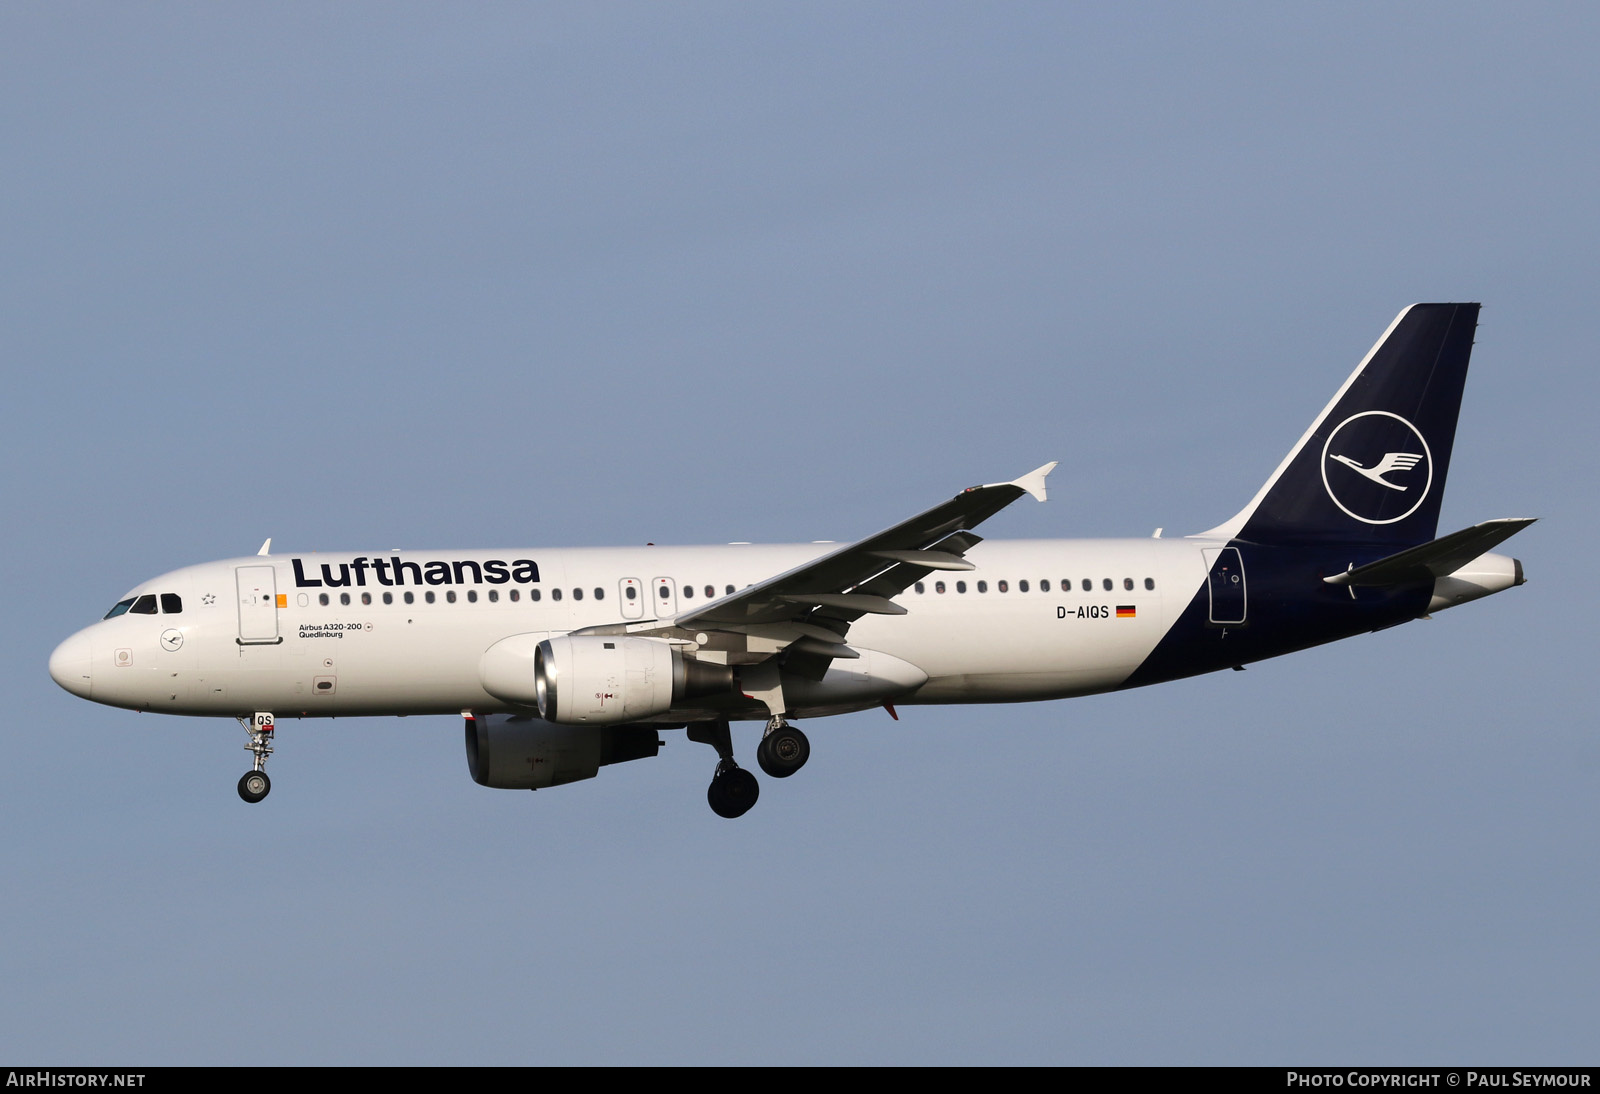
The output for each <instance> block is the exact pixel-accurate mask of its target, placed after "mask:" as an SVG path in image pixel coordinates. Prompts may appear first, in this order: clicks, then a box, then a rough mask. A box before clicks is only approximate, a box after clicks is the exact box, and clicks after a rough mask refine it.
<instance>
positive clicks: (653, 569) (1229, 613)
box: [50, 304, 1533, 817]
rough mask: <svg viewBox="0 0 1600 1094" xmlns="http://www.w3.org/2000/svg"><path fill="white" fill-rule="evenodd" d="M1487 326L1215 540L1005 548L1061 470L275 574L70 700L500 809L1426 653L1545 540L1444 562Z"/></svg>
mask: <svg viewBox="0 0 1600 1094" xmlns="http://www.w3.org/2000/svg"><path fill="white" fill-rule="evenodd" d="M1478 311H1479V305H1477V304H1415V305H1412V306H1411V307H1408V308H1406V309H1405V310H1404V311H1402V312H1401V313H1400V314H1399V315H1398V316H1397V317H1396V318H1395V320H1394V322H1393V323H1391V324H1390V326H1389V328H1388V330H1386V331H1385V332H1384V334H1383V336H1382V337H1381V338H1379V339H1378V341H1377V343H1376V344H1375V345H1374V346H1373V348H1372V350H1371V351H1370V352H1369V353H1368V354H1367V356H1366V357H1365V358H1364V359H1363V360H1362V361H1361V363H1360V365H1359V366H1357V368H1356V370H1355V372H1354V373H1352V374H1351V376H1350V377H1349V379H1348V380H1346V381H1345V383H1344V385H1343V386H1342V387H1340V388H1339V389H1338V391H1337V393H1335V395H1334V396H1333V399H1332V400H1331V401H1330V402H1329V403H1328V404H1327V406H1326V407H1324V409H1323V411H1322V413H1321V414H1319V415H1318V416H1317V418H1316V419H1315V421H1314V422H1313V423H1312V425H1311V427H1310V428H1309V429H1307V430H1306V432H1305V434H1304V435H1303V436H1302V437H1301V438H1300V440H1299V442H1298V443H1296V444H1295V446H1294V447H1293V448H1292V449H1291V450H1290V452H1289V454H1288V455H1287V456H1286V457H1284V459H1283V461H1282V462H1281V463H1280V464H1279V465H1278V467H1277V469H1276V470H1275V471H1274V472H1273V473H1272V475H1271V477H1269V478H1268V479H1267V481H1266V483H1265V484H1264V485H1263V486H1262V487H1261V488H1260V489H1259V490H1258V491H1257V492H1256V494H1255V496H1254V497H1253V498H1252V499H1251V500H1250V501H1249V503H1248V504H1247V505H1245V507H1244V508H1243V509H1241V510H1240V511H1239V512H1238V513H1237V514H1236V515H1235V516H1233V517H1232V518H1231V519H1229V520H1227V521H1225V522H1224V523H1222V524H1219V525H1217V526H1216V527H1215V528H1212V529H1210V530H1208V531H1205V532H1200V533H1197V534H1194V535H1189V536H1182V537H1177V538H1172V537H1168V538H1162V536H1161V532H1160V530H1157V532H1156V535H1155V536H1153V537H1150V538H1139V539H1102V540H1070V539H1067V540H1020V541H1010V542H1006V541H995V540H984V539H983V538H982V537H980V536H978V535H977V534H975V532H974V531H973V529H974V528H976V527H977V526H978V525H980V524H982V523H983V522H984V521H986V520H988V519H989V518H990V517H993V516H995V515H996V514H997V513H999V512H1000V511H1001V510H1002V509H1004V508H1006V507H1007V506H1008V505H1010V504H1011V503H1012V502H1013V501H1016V500H1018V499H1019V498H1021V497H1023V496H1024V495H1031V496H1033V497H1034V498H1036V499H1038V500H1039V501H1044V500H1045V497H1046V488H1045V481H1046V477H1047V476H1048V475H1049V473H1050V471H1051V470H1052V469H1053V468H1054V467H1055V464H1054V463H1047V464H1045V465H1044V466H1042V467H1039V468H1037V469H1036V470H1034V471H1031V472H1029V473H1028V474H1026V475H1023V476H1022V477H1021V478H1018V479H1015V480H1013V481H1010V482H1004V483H994V484H990V485H986V486H975V487H972V488H970V489H967V490H964V491H962V492H961V493H959V494H957V495H956V496H955V497H953V498H951V499H949V500H947V501H944V502H941V503H940V504H938V505H935V506H933V507H932V508H931V509H928V510H926V511H925V512H922V513H919V514H917V515H916V516H913V517H911V518H909V519H907V520H903V521H901V522H900V523H898V524H895V525H893V526H891V527H889V528H887V529H885V530H884V531H881V532H878V533H876V534H875V535H870V536H868V537H866V538H865V539H861V540H858V541H856V542H854V543H851V544H848V545H846V546H837V545H832V544H825V543H816V544H789V545H771V546H757V545H753V544H728V545H720V546H700V547H668V546H655V545H650V546H646V547H642V548H598V549H549V550H546V549H537V550H535V549H522V548H518V549H513V550H488V551H483V550H438V551H411V550H395V551H378V552H370V553H367V554H345V553H337V554H293V553H291V554H288V555H284V554H272V553H270V548H271V543H272V541H271V540H270V539H268V540H267V542H266V543H264V544H263V545H262V547H261V550H260V552H259V553H258V554H257V555H255V556H247V557H243V558H232V559H227V560H224V561H221V562H211V563H206V564H203V565H197V566H189V567H185V568H183V569H179V570H175V571H173V572H171V573H168V574H164V575H162V576H160V577H157V578H154V579H153V580H150V581H146V582H142V583H141V584H139V585H138V586H136V587H135V588H133V589H131V590H129V592H128V593H126V594H125V595H124V596H122V597H120V598H119V599H118V600H117V602H116V604H115V605H114V606H113V607H112V608H111V610H110V611H109V612H108V613H106V616H105V618H103V619H102V620H100V621H99V622H97V623H94V624H92V625H90V626H88V627H86V628H84V629H82V630H80V631H78V632H77V633H76V634H74V635H72V636H71V637H70V638H68V639H66V641H64V642H62V643H61V644H60V645H59V646H58V647H57V648H56V649H55V651H54V652H53V653H52V654H51V657H50V675H51V676H52V677H53V678H54V679H55V681H56V682H57V683H58V684H60V685H61V687H63V688H65V689H66V690H67V691H69V692H71V693H73V694H74V695H78V696H81V697H83V698H85V699H90V700H93V701H94V702H97V703H104V704H106V705H109V706H115V707H123V708H126V709H130V710H136V711H156V712H163V713H168V714H182V715H193V716H225V717H232V718H236V719H237V720H238V721H239V723H240V725H241V726H242V727H243V728H244V730H245V732H246V733H247V734H248V743H247V744H246V745H245V748H246V749H248V750H249V751H250V752H251V753H252V754H253V757H254V761H253V765H252V767H251V769H250V770H249V771H247V772H246V773H245V774H244V775H243V776H242V777H241V778H240V780H239V786H238V791H239V796H240V797H241V798H242V799H244V800H245V801H246V802H252V803H254V802H259V801H261V800H262V799H264V798H265V797H266V796H267V794H268V792H269V790H270V789H271V782H270V780H269V779H268V778H267V773H266V761H267V757H268V756H270V755H271V754H272V751H273V745H274V740H275V731H276V726H277V722H278V719H280V718H283V717H292V718H320V717H335V716H337V717H351V716H394V715H427V714H450V715H455V714H459V715H460V716H461V717H462V718H463V719H464V726H465V735H464V736H465V748H466V756H467V768H468V771H469V773H470V774H471V776H472V778H473V779H474V780H475V781H476V782H478V783H479V784H481V785H483V786H488V787H495V788H502V789H525V790H540V789H544V788H547V787H552V786H558V785H561V784H563V783H569V782H576V781H579V780H583V779H588V778H593V777H594V776H595V775H596V774H598V772H599V769H600V768H601V767H603V766H606V765H609V764H614V763H621V762H625V761H630V760H637V759H643V758H646V757H650V756H654V755H656V753H657V752H658V750H659V749H660V748H661V747H662V745H663V741H662V738H661V733H662V732H664V731H667V730H672V729H685V730H686V731H687V736H688V739H689V740H691V741H696V742H700V743H703V744H707V745H710V746H711V747H712V748H714V749H715V750H716V753H717V764H716V767H715V769H714V772H713V776H712V780H711V784H710V787H709V788H708V790H707V800H708V802H709V804H710V806H711V808H712V810H713V811H714V812H716V813H717V814H718V815H719V816H722V817H737V816H741V815H743V814H744V813H745V812H746V811H747V810H749V809H750V807H751V806H752V805H754V804H755V801H756V798H757V796H758V794H759V792H760V787H759V784H758V781H757V780H756V778H755V776H754V775H753V774H751V773H750V772H749V771H748V770H746V769H745V768H742V767H740V766H739V765H738V764H737V763H736V762H735V760H734V752H733V747H732V734H731V730H730V723H732V722H735V721H741V720H743V721H750V720H754V721H758V722H762V723H764V726H765V728H764V730H763V732H762V736H761V739H760V743H759V744H758V746H757V747H756V750H755V754H756V761H757V764H758V765H759V766H760V767H761V769H762V770H763V771H764V772H765V773H766V774H767V775H768V776H770V777H772V778H778V779H782V778H787V777H789V776H791V775H793V774H794V773H795V772H797V771H798V770H800V768H801V767H803V766H804V765H805V763H806V760H807V759H808V757H809V756H810V752H811V745H810V742H809V740H808V738H807V737H806V735H805V734H804V733H803V732H802V731H801V730H800V729H799V728H798V727H797V726H796V725H794V724H793V722H791V721H790V719H791V718H795V719H806V718H820V717H825V716H829V715H835V714H843V713H848V712H853V711H860V710H866V709H870V708H874V707H880V706H881V707H883V708H885V709H886V710H887V711H888V713H889V714H891V715H893V716H894V717H896V718H898V717H899V714H898V710H897V708H899V707H910V706H915V705H918V704H933V703H1010V702H1025V701H1034V700H1048V699H1062V698H1068V697H1072V696H1079V695H1091V694H1095V693H1099V692H1109V691H1117V690H1121V689H1125V688H1134V687H1142V686H1145V685H1147V684H1155V683H1160V682H1163V681H1167V680H1176V679H1179V678H1182V677H1187V676H1194V675H1197V674H1199V673H1205V672H1213V671H1217V670H1222V669H1242V668H1243V667H1244V666H1245V665H1248V664H1250V663H1252V662H1255V661H1259V660H1262V659H1264V658H1268V657H1276V656H1278V655H1280V654H1285V653H1289V652H1292V651H1295V650H1301V649H1305V648H1307V647H1310V646H1315V645H1319V644H1322V643H1325V642H1331V641H1334V640H1337V639H1340V638H1347V637H1350V636H1353V635H1357V634H1363V633H1366V632H1369V631H1376V630H1381V629H1383V628H1386V627H1392V626H1396V625H1398V624H1401V623H1405V622H1407V621H1409V620H1412V619H1416V618H1419V617H1420V618H1426V617H1427V616H1428V615H1430V614H1431V613H1433V612H1437V611H1441V610H1443V609H1445V608H1450V607H1454V606H1455V605H1457V604H1462V603H1465V602H1467V601H1469V600H1476V599H1479V598H1480V597H1484V596H1488V595H1490V594H1492V593H1497V592H1501V591H1503V590H1505V589H1508V588H1511V587H1512V586H1516V585H1521V584H1523V583H1524V580H1525V578H1524V575H1523V568H1522V563H1521V562H1520V561H1518V560H1517V559H1514V558H1510V557H1507V556H1504V555H1499V554H1494V553H1491V550H1492V548H1494V547H1496V546H1498V545H1499V544H1500V543H1501V542H1503V541H1504V540H1506V539H1508V538H1509V537H1510V536H1512V535H1514V534H1515V533H1517V532H1519V531H1521V530H1522V529H1523V528H1525V527H1527V526H1528V525H1529V524H1531V523H1533V521H1532V520H1531V519H1524V518H1518V519H1501V520H1491V521H1487V522H1484V523H1481V524H1475V525H1473V526H1471V527H1469V528H1465V529H1462V530H1461V531H1458V532H1453V533H1451V534H1449V535H1445V536H1437V535H1436V533H1437V525H1438V515H1439V505H1440V499H1441V496H1442V494H1443V492H1444V485H1445V478H1446V474H1447V472H1448V470H1449V464H1450V453H1451V448H1452V446H1453V443H1454V439H1455V430H1456V418H1457V413H1458V411H1459V408H1460V404H1461V393H1462V387H1463V384H1464V383H1465V380H1466V373H1467V363H1468V359H1469V358H1470V356H1471V353H1472V346H1473V339H1474V335H1475V332H1476V329H1477V321H1478Z"/></svg>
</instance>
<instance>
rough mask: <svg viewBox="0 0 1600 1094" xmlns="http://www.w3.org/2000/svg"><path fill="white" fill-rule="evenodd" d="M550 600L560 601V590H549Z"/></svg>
mask: <svg viewBox="0 0 1600 1094" xmlns="http://www.w3.org/2000/svg"><path fill="white" fill-rule="evenodd" d="M661 591H662V592H663V593H665V592H666V590H665V589H663V590H661ZM550 599H551V600H560V599H561V590H560V589H551V590H550Z"/></svg>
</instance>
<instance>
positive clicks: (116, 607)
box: [101, 596, 133, 619]
mask: <svg viewBox="0 0 1600 1094" xmlns="http://www.w3.org/2000/svg"><path fill="white" fill-rule="evenodd" d="M131 607H133V597H131V596H130V597H129V598H128V599H126V600H119V601H117V602H116V603H115V604H113V605H111V610H110V611H109V612H107V613H106V614H105V615H104V616H102V617H101V618H103V619H113V618H115V617H117V616H119V615H121V614H122V613H123V612H125V611H127V610H128V609H129V608H131Z"/></svg>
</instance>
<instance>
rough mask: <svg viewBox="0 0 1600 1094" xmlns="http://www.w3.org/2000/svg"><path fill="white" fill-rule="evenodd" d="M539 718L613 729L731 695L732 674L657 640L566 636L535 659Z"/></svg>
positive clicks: (542, 648)
mask: <svg viewBox="0 0 1600 1094" xmlns="http://www.w3.org/2000/svg"><path fill="white" fill-rule="evenodd" d="M533 662H534V664H533V683H534V691H535V695H536V698H537V700H538V704H539V714H540V716H542V717H543V718H544V719H545V720H547V721H551V722H558V723H561V724H563V725H612V724H615V723H617V722H636V721H638V720H639V719H641V718H650V717H653V716H655V715H657V714H664V713H666V711H668V710H670V709H671V708H672V705H673V704H674V703H677V702H681V701H683V700H685V699H694V698H699V697H700V696H705V695H715V694H719V693H727V692H731V691H732V690H733V670H732V669H731V668H729V667H728V666H727V665H712V664H706V663H705V662H702V661H696V660H694V659H693V658H689V657H685V656H684V655H683V651H681V650H679V649H678V648H677V647H675V646H672V645H669V644H668V643H666V642H662V641H659V640H657V639H653V638H626V637H623V636H621V635H617V636H614V637H607V636H605V635H566V636H565V637H562V638H549V639H546V640H545V641H543V642H541V643H539V649H538V652H536V653H535V654H534V659H533Z"/></svg>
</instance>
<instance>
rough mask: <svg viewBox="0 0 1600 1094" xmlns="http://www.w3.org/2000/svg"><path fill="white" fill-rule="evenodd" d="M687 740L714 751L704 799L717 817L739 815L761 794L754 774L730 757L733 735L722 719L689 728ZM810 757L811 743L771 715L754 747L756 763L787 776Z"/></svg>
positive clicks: (774, 776) (775, 776) (743, 813)
mask: <svg viewBox="0 0 1600 1094" xmlns="http://www.w3.org/2000/svg"><path fill="white" fill-rule="evenodd" d="M689 740H691V741H698V742H700V743H701V744H707V745H710V746H711V747H712V748H715V749H716V750H717V769H716V772H715V773H714V774H713V775H712V776H711V785H710V786H709V787H707V788H706V802H707V803H708V804H709V805H710V806H711V811H712V812H713V813H715V814H716V815H717V816H719V817H727V818H728V819H730V820H731V819H733V818H734V817H742V816H744V815H745V814H746V813H748V812H749V811H750V807H751V806H752V805H754V804H755V803H756V799H757V798H758V797H760V796H761V784H760V783H758V782H756V777H755V776H754V775H752V774H750V772H748V771H746V770H745V769H744V768H742V767H740V766H739V765H738V764H737V763H735V762H734V759H733V737H732V734H730V733H729V732H728V723H727V721H725V720H721V721H715V722H703V723H700V724H698V725H691V726H690V727H689ZM810 757H811V743H810V742H809V741H807V740H806V735H805V734H804V733H801V732H800V731H799V730H798V729H796V728H794V727H793V726H791V725H789V724H788V723H787V722H785V721H784V720H783V719H782V718H777V717H774V718H773V719H772V720H771V721H770V722H768V723H767V732H766V735H765V736H763V737H762V738H761V744H760V746H759V747H757V748H756V762H757V763H759V764H760V765H761V770H763V771H765V772H766V773H767V774H768V775H771V776H772V777H773V778H775V779H786V778H788V777H789V776H790V775H793V774H794V773H795V772H796V771H799V770H800V769H801V768H802V767H804V766H805V762H806V760H808V759H809V758H810Z"/></svg>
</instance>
